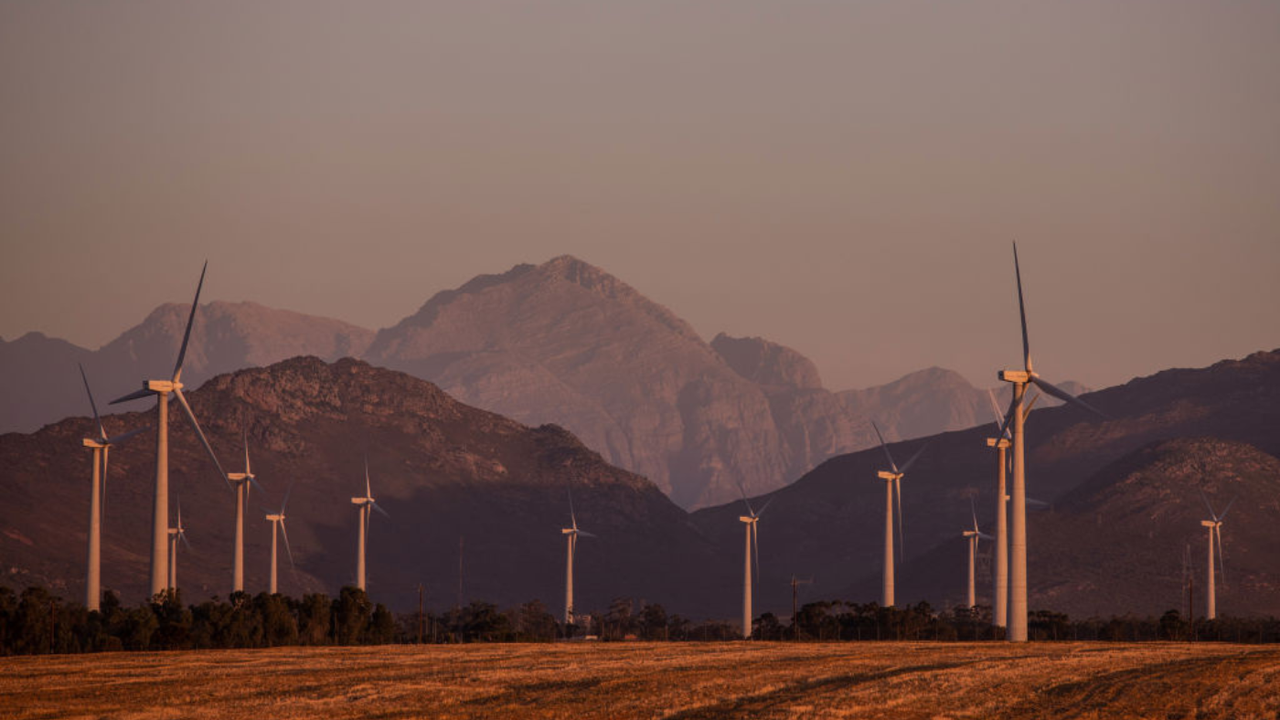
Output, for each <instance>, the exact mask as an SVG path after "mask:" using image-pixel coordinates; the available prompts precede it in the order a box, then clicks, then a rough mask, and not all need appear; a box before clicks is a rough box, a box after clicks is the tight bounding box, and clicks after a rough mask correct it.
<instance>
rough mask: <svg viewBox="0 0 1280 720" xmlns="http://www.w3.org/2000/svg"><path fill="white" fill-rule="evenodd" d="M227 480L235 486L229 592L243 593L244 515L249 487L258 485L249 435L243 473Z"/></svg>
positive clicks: (246, 434)
mask: <svg viewBox="0 0 1280 720" xmlns="http://www.w3.org/2000/svg"><path fill="white" fill-rule="evenodd" d="M227 480H229V481H230V482H232V483H234V484H235V490H236V533H235V548H234V550H233V551H232V555H231V591H232V592H243V591H244V513H245V509H246V508H247V507H248V504H249V487H250V485H253V486H256V487H257V488H258V491H259V492H261V491H262V485H260V484H258V480H257V476H256V475H254V474H253V470H252V469H251V468H250V466H249V433H248V431H246V432H245V436H244V472H242V473H241V472H233V473H227Z"/></svg>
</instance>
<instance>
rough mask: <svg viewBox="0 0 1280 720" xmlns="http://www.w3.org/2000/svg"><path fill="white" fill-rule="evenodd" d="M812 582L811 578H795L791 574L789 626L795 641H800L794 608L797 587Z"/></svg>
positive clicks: (798, 623) (798, 622)
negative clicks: (792, 630)
mask: <svg viewBox="0 0 1280 720" xmlns="http://www.w3.org/2000/svg"><path fill="white" fill-rule="evenodd" d="M811 583H813V578H809V579H808V580H797V579H796V576H795V575H792V576H791V627H792V628H793V629H794V633H793V634H794V635H795V640H796V642H800V621H799V620H798V619H797V618H796V615H797V613H798V611H797V610H796V600H797V599H798V597H799V592H798V591H797V588H798V587H799V586H800V585H809V584H811Z"/></svg>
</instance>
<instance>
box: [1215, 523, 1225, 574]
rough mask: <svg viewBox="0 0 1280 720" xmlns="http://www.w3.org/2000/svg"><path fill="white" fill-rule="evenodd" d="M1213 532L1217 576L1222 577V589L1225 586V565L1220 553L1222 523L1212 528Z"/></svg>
mask: <svg viewBox="0 0 1280 720" xmlns="http://www.w3.org/2000/svg"><path fill="white" fill-rule="evenodd" d="M1213 532H1214V534H1215V535H1217V536H1218V574H1219V575H1222V587H1224V588H1225V587H1226V586H1227V565H1226V562H1225V561H1224V560H1223V552H1222V523H1218V524H1217V525H1214V526H1213Z"/></svg>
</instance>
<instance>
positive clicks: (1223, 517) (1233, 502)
mask: <svg viewBox="0 0 1280 720" xmlns="http://www.w3.org/2000/svg"><path fill="white" fill-rule="evenodd" d="M1239 497H1240V496H1239V495H1237V496H1236V497H1233V498H1231V502H1229V503H1227V507H1226V509H1224V510H1223V511H1222V514H1221V515H1219V516H1218V521H1219V522H1221V521H1223V520H1226V519H1227V513H1229V512H1231V506H1232V505H1235V504H1236V499H1237V498H1239Z"/></svg>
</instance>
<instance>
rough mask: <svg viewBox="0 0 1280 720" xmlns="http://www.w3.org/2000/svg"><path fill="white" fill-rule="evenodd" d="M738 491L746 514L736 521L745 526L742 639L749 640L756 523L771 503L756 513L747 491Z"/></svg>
mask: <svg viewBox="0 0 1280 720" xmlns="http://www.w3.org/2000/svg"><path fill="white" fill-rule="evenodd" d="M738 491H739V492H741V493H742V502H744V503H746V505H747V514H746V515H739V516H738V520H739V521H741V522H743V523H745V524H746V531H747V535H746V550H745V555H744V556H743V557H744V560H743V564H742V637H743V638H744V639H747V640H750V639H751V618H752V615H751V561H752V559H753V558H754V559H755V563H756V575H757V576H758V575H759V574H760V529H759V528H758V527H757V525H756V523H758V522H760V516H761V515H763V514H764V511H765V509H767V508H768V507H769V503H771V502H773V499H772V498H770V499H769V500H768V501H766V502H765V504H764V505H763V506H762V507H761V508H760V511H759V512H756V511H755V510H754V509H753V508H752V507H751V501H750V500H748V499H747V491H746V490H744V489H743V488H742V484H741V483H739V484H738Z"/></svg>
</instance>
